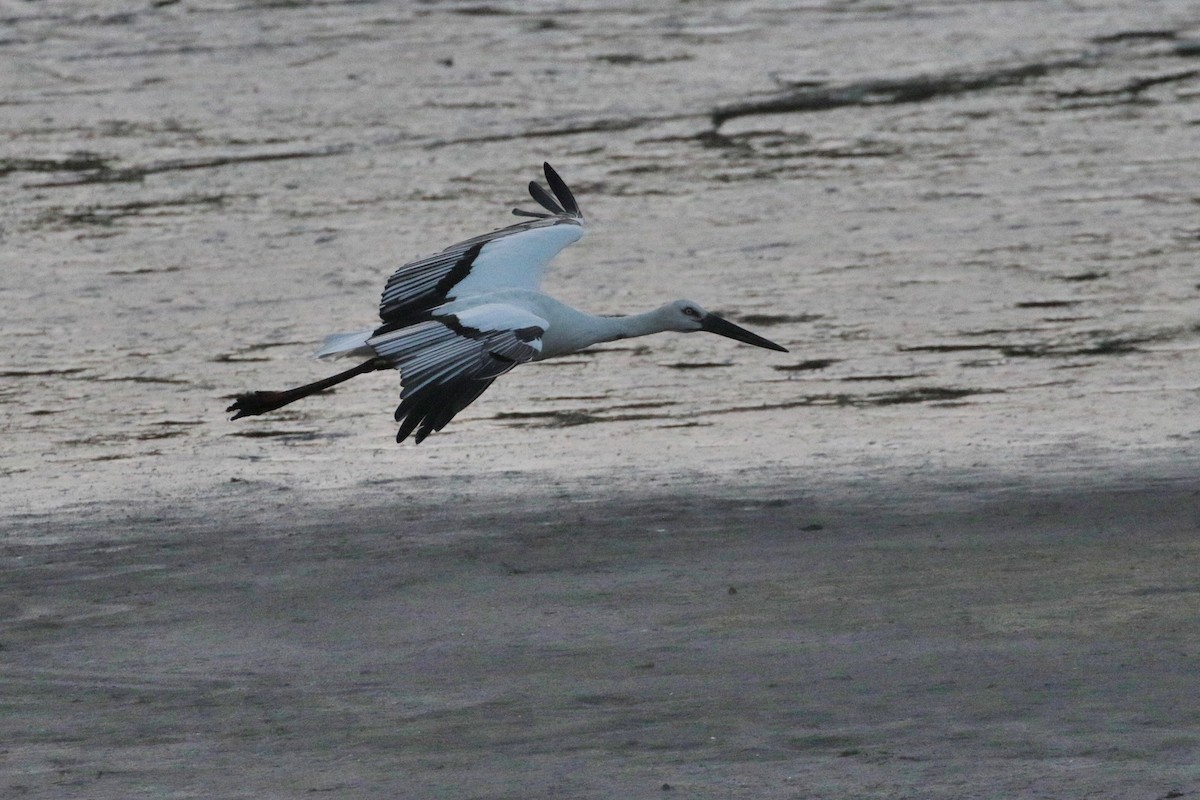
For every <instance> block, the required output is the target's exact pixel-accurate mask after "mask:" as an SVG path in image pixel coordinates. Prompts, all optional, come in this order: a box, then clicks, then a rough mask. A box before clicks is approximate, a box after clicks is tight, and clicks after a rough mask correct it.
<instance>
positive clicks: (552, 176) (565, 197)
mask: <svg viewBox="0 0 1200 800" xmlns="http://www.w3.org/2000/svg"><path fill="white" fill-rule="evenodd" d="M542 169H543V170H545V172H546V183H548V184H550V189H551V191H553V192H554V196H555V197H557V198H558V202H559V203H561V204H562V207H563V209H564V210H565V211H566V212H567V214H569V215H570V216H572V217H582V216H583V214H581V213H580V212H579V203H577V202H575V195H573V194H571V190H570V189H568V188H567V183H566V181H564V180H563V179H562V178H560V177H559V176H558V173H557V172H555V171H554V167H552V166H550V162H549V161H546V162H543V163H542ZM538 188H539V189H540V188H541V187H540V186H539V187H538Z"/></svg>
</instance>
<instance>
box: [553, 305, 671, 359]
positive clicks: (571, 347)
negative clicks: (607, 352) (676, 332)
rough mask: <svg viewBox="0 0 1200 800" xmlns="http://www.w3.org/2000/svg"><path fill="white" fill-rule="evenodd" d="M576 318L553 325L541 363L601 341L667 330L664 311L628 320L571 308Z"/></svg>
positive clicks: (636, 316) (628, 318) (571, 312)
mask: <svg viewBox="0 0 1200 800" xmlns="http://www.w3.org/2000/svg"><path fill="white" fill-rule="evenodd" d="M566 310H567V311H569V313H570V314H572V315H574V319H573V322H572V324H570V325H565V326H556V325H554V324H553V323H551V326H550V330H549V331H548V332H547V334H546V336H545V337H544V346H543V349H542V353H541V355H540V356H539V360H540V359H542V358H552V357H554V356H558V355H565V354H567V353H574V352H576V351H578V350H582V349H583V348H585V347H590V346H591V345H594V344H599V343H600V342H612V341H615V340H617V339H630V338H632V337H635V336H646V335H648V334H651V333H659V332H660V331H664V330H667V327H666V325H665V324H664V320H663V313H662V309H661V308H660V309H655V310H654V311H647V312H645V313H644V314H630V315H629V316H625V317H598V316H595V315H593V314H585V313H583V312H582V311H577V310H575V309H570V308H567V309H566Z"/></svg>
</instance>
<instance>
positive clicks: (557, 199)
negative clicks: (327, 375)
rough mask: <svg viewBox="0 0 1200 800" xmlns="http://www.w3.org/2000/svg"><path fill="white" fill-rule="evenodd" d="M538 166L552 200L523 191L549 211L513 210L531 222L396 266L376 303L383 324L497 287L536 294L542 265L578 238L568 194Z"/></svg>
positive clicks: (534, 189) (577, 219)
mask: <svg viewBox="0 0 1200 800" xmlns="http://www.w3.org/2000/svg"><path fill="white" fill-rule="evenodd" d="M543 166H544V168H545V172H546V180H547V182H548V183H549V184H550V188H551V190H553V192H554V196H553V197H551V195H550V193H549V192H547V191H546V190H545V189H543V188H542V187H541V186H539V185H538V184H537V183H534V182H531V183H530V184H529V193H530V194H531V195H532V196H533V199H534V200H536V201H538V203H539V204H540V205H542V206H543V207H544V208H546V209H547V210H548V211H549V212H551V213H549V214H543V213H540V212H530V211H518V210H515V209H514V211H513V213H515V214H518V215H521V216H526V217H533V219H530V220H528V221H526V222H520V223H517V224H516V225H510V226H509V227H507V228H501V229H500V230H497V231H492V232H491V233H486V234H484V235H482V236H476V237H475V238H473V239H467V240H466V241H465V242H459V243H458V244H455V245H451V246H450V247H448V248H446V249H445V250H443V251H442V252H440V253H438V254H437V255H434V256H430V257H428V258H423V259H420V260H419V261H413V262H411V263H409V264H405V265H404V266H402V267H400V268H399V269H397V270H396V271H395V272H394V273H392V276H391V277H390V278H388V282H387V285H386V286H385V287H384V289H383V297H382V298H381V300H380V302H379V316H380V318H381V319H382V320H383V321H384V323H387V324H389V325H404V324H406V323H407V322H410V321H415V319H416V318H417V317H418V316H419V315H420V314H421V312H423V311H428V310H429V309H431V308H433V307H435V306H438V305H441V304H442V303H444V302H446V301H447V300H453V299H455V298H460V297H467V296H470V295H475V294H483V293H485V292H493V291H498V290H500V289H531V290H537V288H538V287H539V286H540V284H541V281H542V272H543V271H544V269H545V267H546V265H547V264H549V263H550V261H551V260H552V259H553V258H554V257H555V256H556V255H558V253H559V252H560V251H561V250H562V249H563V248H564V247H566V246H567V245H569V244H571V243H573V242H577V241H579V239H580V238H581V237H582V236H583V215H582V214H581V213H580V211H579V205H578V204H577V203H576V202H575V198H574V196H573V195H572V194H571V190H570V189H568V188H567V185H566V184H565V183H563V180H562V178H560V177H559V176H558V173H557V172H555V171H554V168H553V167H551V166H550V165H549V164H544V165H543Z"/></svg>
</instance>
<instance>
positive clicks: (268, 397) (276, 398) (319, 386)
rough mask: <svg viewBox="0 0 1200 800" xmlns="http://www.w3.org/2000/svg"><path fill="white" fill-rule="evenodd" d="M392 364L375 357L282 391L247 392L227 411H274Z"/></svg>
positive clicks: (250, 414)
mask: <svg viewBox="0 0 1200 800" xmlns="http://www.w3.org/2000/svg"><path fill="white" fill-rule="evenodd" d="M390 368H391V364H389V363H388V362H386V361H384V360H383V359H382V358H373V359H371V360H370V361H364V362H363V363H361V364H359V365H358V366H356V367H351V368H350V369H348V370H346V371H345V372H339V373H338V374H337V375H332V376H330V377H328V378H325V379H324V380H319V381H315V382H313V383H306V384H304V385H303V386H297V387H296V388H295V389H287V390H285V391H282V392H270V391H266V392H247V393H246V394H240V395H238V396H237V399H235V400H234V401H233V404H232V405H231V406H229V408H227V409H225V410H226V411H235V412H237V413H235V414H234V415H233V417H232V419H240V418H241V417H253V416H255V415H257V414H265V413H266V412H268V411H274V410H275V409H277V408H283V407H284V406H286V405H288V404H289V403H294V402H296V401H297V400H301V399H303V398H305V397H308V396H309V395H310V394H316V393H317V392H323V391H325V390H326V389H328V388H329V387H330V386H336V385H337V384H339V383H344V382H345V381H348V380H350V379H351V378H354V377H356V376H358V375H362V374H363V373H364V372H374V371H375V370H379V369H390Z"/></svg>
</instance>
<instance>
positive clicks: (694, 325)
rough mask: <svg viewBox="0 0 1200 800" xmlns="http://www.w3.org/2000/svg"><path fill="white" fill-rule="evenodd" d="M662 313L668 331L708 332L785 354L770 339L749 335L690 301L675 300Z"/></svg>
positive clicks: (744, 330) (783, 349) (749, 333)
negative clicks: (666, 319)
mask: <svg viewBox="0 0 1200 800" xmlns="http://www.w3.org/2000/svg"><path fill="white" fill-rule="evenodd" d="M663 311H664V312H666V315H667V317H668V323H669V325H670V330H673V331H680V332H682V333H694V332H695V331H708V332H709V333H715V334H718V335H720V336H726V337H728V338H730V339H735V340H737V341H739V342H745V343H746V344H752V345H754V346H755V347H765V348H767V349H768V350H778V351H779V352H781V353H786V352H787V348H786V347H781V346H779V345H777V344H775V343H774V342H772V341H771V340H770V339H764V338H763V337H762V336H759V335H758V334H757V333H751V332H750V331H748V330H746V329H745V328H743V327H741V326H740V325H734V324H733V323H732V322H730V321H729V320H727V319H725V318H723V317H719V316H717V315H716V314H714V313H712V312H711V311H705V310H704V308H703V306H701V305H700V304H699V303H696V302H694V301H692V300H676V301H675V302H674V303H668V304H667V305H666V306H664V307H663Z"/></svg>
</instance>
